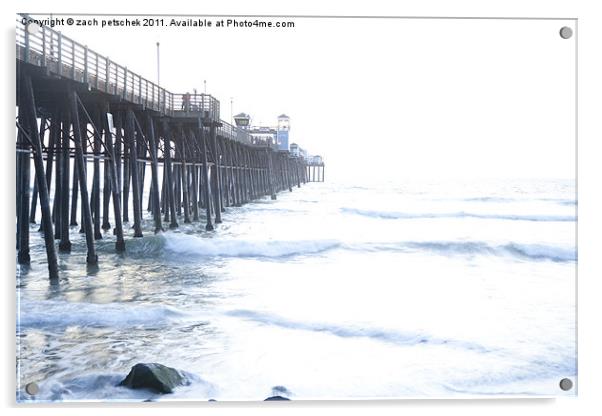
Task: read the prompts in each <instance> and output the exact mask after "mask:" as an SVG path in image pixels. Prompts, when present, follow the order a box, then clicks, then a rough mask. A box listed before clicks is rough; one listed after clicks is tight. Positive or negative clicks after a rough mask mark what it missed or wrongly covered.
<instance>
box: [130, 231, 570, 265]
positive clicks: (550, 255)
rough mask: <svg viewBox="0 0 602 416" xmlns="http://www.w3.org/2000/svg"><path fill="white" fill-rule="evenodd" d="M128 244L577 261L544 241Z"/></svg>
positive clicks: (137, 244)
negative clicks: (415, 253)
mask: <svg viewBox="0 0 602 416" xmlns="http://www.w3.org/2000/svg"><path fill="white" fill-rule="evenodd" d="M132 244H133V245H131V246H128V252H129V253H130V254H133V253H137V254H143V255H145V256H146V255H150V256H157V255H163V254H172V255H173V254H176V255H183V256H189V257H192V258H195V257H254V258H268V259H276V258H288V257H292V256H299V255H308V254H319V253H323V252H326V251H328V250H334V249H343V250H352V251H359V252H375V251H399V252H414V251H429V252H433V253H436V254H441V255H447V256H455V255H459V256H462V255H464V256H472V255H490V256H503V257H512V258H516V259H519V260H532V261H542V260H548V261H553V262H570V261H576V260H577V252H576V250H575V249H574V248H570V247H559V246H552V245H544V244H519V243H514V242H509V243H505V244H491V243H486V242H482V241H397V242H342V241H339V240H290V241H282V240H257V241H253V240H236V239H231V238H229V239H218V238H203V237H196V236H193V235H188V234H179V233H173V234H170V233H166V234H160V235H156V236H150V237H144V238H143V239H139V240H135V241H134V242H133V243H132Z"/></svg>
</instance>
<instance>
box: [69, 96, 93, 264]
mask: <svg viewBox="0 0 602 416" xmlns="http://www.w3.org/2000/svg"><path fill="white" fill-rule="evenodd" d="M69 101H70V106H71V122H72V124H73V136H74V141H75V166H76V169H77V176H78V182H79V189H80V195H81V198H80V199H81V207H82V217H83V224H82V227H83V228H84V231H85V234H86V245H87V247H88V255H87V257H86V262H87V263H88V264H90V265H95V264H97V263H98V256H97V255H96V248H95V247H94V234H93V230H92V212H91V210H90V199H89V197H88V184H87V181H86V170H85V169H86V167H85V163H86V161H85V159H84V150H83V147H82V146H83V137H82V133H81V130H80V128H81V122H80V118H79V110H78V105H77V102H78V97H77V93H76V92H75V91H73V90H70V92H69Z"/></svg>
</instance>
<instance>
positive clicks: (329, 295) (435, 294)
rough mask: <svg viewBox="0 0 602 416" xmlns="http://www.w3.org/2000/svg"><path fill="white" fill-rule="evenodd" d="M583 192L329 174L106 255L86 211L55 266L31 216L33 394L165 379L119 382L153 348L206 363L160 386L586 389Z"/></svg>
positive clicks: (222, 395) (59, 396)
mask: <svg viewBox="0 0 602 416" xmlns="http://www.w3.org/2000/svg"><path fill="white" fill-rule="evenodd" d="M575 209H576V201H575V200H574V188H573V187H572V184H571V183H570V182H542V181H540V182H533V183H528V184H525V183H509V182H504V183H500V182H498V183H493V184H492V183H485V184H469V185H466V184H458V185H456V186H451V185H450V184H420V185H408V184H402V185H400V184H380V185H362V184H360V185H354V186H345V185H342V184H332V183H312V184H308V185H306V186H304V187H303V188H301V189H295V190H294V192H293V193H282V194H280V195H279V199H278V200H277V201H271V200H269V199H263V200H260V201H257V202H255V203H252V204H248V205H245V206H243V207H240V208H228V209H227V212H226V213H225V215H224V219H225V221H224V223H223V224H221V225H220V226H219V227H218V229H217V230H216V232H206V231H204V227H203V221H201V222H200V223H198V224H181V226H180V228H179V229H177V230H175V231H169V232H166V233H164V234H161V235H153V234H152V229H153V227H152V224H151V222H152V221H151V219H150V217H148V218H146V219H145V222H144V231H145V236H144V237H143V238H141V239H134V238H133V237H132V234H133V232H132V230H130V229H128V230H127V232H128V234H129V236H128V237H127V238H126V241H127V250H126V252H125V253H123V254H116V253H114V237H113V235H112V233H111V232H109V233H105V234H104V235H103V237H104V238H103V239H102V240H100V241H97V248H98V255H99V259H100V263H99V267H97V268H92V269H91V268H87V267H86V262H85V253H86V250H85V240H84V238H83V235H82V234H79V233H78V229H79V227H72V230H71V238H72V243H73V250H72V253H71V254H64V253H60V254H59V266H60V273H61V278H60V282H59V284H58V285H50V284H49V282H48V280H47V277H46V265H45V251H44V244H43V240H42V239H41V237H40V235H39V233H38V232H37V229H38V225H32V226H31V241H32V247H31V257H32V264H31V266H29V267H21V266H19V267H18V269H17V296H18V311H17V320H18V327H17V364H18V365H17V377H18V382H19V386H18V391H17V397H18V399H19V400H31V399H32V398H31V397H29V396H27V394H26V393H24V392H23V390H22V389H23V387H22V386H24V385H25V384H26V383H28V382H31V381H36V382H38V383H39V385H40V393H39V395H38V396H36V397H35V398H34V399H35V400H80V399H105V400H108V399H113V400H145V399H148V398H152V399H159V398H158V397H155V396H153V395H152V393H150V392H145V391H132V390H128V389H126V388H123V387H116V384H117V383H118V382H119V381H120V380H121V378H123V377H124V376H125V374H127V372H128V371H129V368H130V367H131V366H132V365H134V364H135V363H137V362H149V361H150V362H160V363H162V364H165V365H169V366H172V367H176V368H179V369H182V370H186V371H188V372H190V373H191V374H192V377H193V378H194V381H193V383H192V384H191V385H190V386H185V387H181V388H178V389H176V391H175V393H174V394H172V395H168V396H164V397H162V398H161V399H183V398H186V399H190V398H194V399H199V400H206V399H209V398H216V399H218V400H228V399H231V400H234V399H246V400H262V399H264V398H265V397H267V396H269V395H270V394H271V392H272V389H273V388H274V386H284V387H285V388H286V389H287V390H288V391H290V392H291V394H292V398H294V399H304V398H306V399H310V398H322V399H326V398H352V397H374V398H376V397H408V396H424V395H431V396H445V395H458V394H460V395H462V394H538V395H551V394H553V395H557V394H574V392H573V391H571V392H566V393H563V392H562V391H560V390H559V389H558V380H559V379H560V378H563V377H575V376H576V366H575V345H574V344H575V334H574V330H575V304H574V295H575V292H574V290H575V261H576V258H577V254H576V252H575V223H574V219H575ZM460 213H463V214H467V213H468V214H469V215H459V214H460ZM451 214H456V215H451ZM126 228H127V225H126Z"/></svg>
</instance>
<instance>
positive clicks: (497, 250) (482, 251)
mask: <svg viewBox="0 0 602 416" xmlns="http://www.w3.org/2000/svg"><path fill="white" fill-rule="evenodd" d="M366 249H369V250H371V251H381V250H383V251H384V250H393V251H398V250H400V251H430V252H434V253H437V254H443V255H448V256H450V255H477V254H478V255H491V256H504V257H514V258H518V259H522V260H535V261H538V260H548V261H553V262H557V263H563V262H571V261H576V260H577V252H576V250H575V249H571V248H565V247H557V246H549V245H543V244H518V243H507V244H500V245H492V244H487V243H485V242H480V241H408V242H400V243H376V244H371V245H369V246H368V245H367V246H366Z"/></svg>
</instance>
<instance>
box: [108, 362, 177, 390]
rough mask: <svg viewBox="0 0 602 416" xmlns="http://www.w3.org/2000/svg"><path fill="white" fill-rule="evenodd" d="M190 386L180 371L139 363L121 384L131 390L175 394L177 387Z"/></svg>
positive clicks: (153, 364)
mask: <svg viewBox="0 0 602 416" xmlns="http://www.w3.org/2000/svg"><path fill="white" fill-rule="evenodd" d="M184 384H188V380H187V379H186V377H184V376H183V375H182V374H181V373H180V372H179V371H178V370H176V369H175V368H171V367H166V366H164V365H162V364H157V363H138V364H136V365H135V366H133V367H132V369H131V370H130V373H129V374H128V375H127V377H126V378H125V379H123V380H122V381H121V383H119V385H120V386H125V387H129V388H131V389H150V390H153V391H155V392H158V393H173V389H174V388H175V387H177V386H181V385H184Z"/></svg>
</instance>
